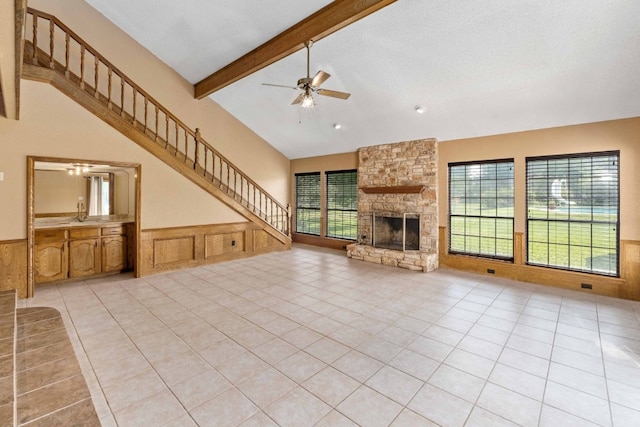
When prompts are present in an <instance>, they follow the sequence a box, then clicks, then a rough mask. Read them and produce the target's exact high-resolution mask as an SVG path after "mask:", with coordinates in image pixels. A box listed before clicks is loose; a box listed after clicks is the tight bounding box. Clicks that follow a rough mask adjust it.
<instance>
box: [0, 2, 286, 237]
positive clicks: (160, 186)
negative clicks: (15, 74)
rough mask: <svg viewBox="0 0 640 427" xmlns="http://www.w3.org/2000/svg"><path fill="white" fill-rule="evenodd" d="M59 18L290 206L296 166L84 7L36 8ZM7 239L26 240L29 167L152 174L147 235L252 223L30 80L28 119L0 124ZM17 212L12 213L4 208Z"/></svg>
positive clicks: (0, 189) (145, 191) (25, 103)
mask: <svg viewBox="0 0 640 427" xmlns="http://www.w3.org/2000/svg"><path fill="white" fill-rule="evenodd" d="M29 6H31V7H34V8H36V9H40V10H43V11H45V12H48V13H52V14H53V15H56V16H57V17H58V18H59V19H60V20H61V21H62V22H64V23H65V24H66V25H68V26H69V27H70V28H71V29H72V30H73V31H75V32H76V33H77V34H78V35H80V36H81V37H83V38H84V39H85V40H86V41H87V42H88V43H89V44H91V45H92V46H93V47H94V48H96V49H97V50H98V51H99V52H100V53H102V54H103V55H104V56H105V57H106V58H107V59H109V60H110V61H111V62H112V63H113V64H114V65H116V66H117V67H118V68H120V69H121V70H122V71H123V72H125V73H126V74H127V75H128V76H129V77H130V78H132V80H133V81H134V82H136V83H137V84H139V85H140V86H141V87H142V88H143V89H144V90H146V91H147V92H149V93H150V94H151V95H152V96H153V97H154V98H156V99H157V100H158V101H160V102H161V103H162V104H163V105H164V106H165V107H167V108H168V109H169V110H170V111H172V112H173V113H174V114H176V116H177V117H179V118H180V119H181V120H183V121H184V122H185V123H186V124H187V125H188V126H190V127H191V128H196V127H199V128H200V130H201V132H202V136H203V138H204V139H205V140H206V141H207V142H209V143H210V144H212V145H213V146H214V147H215V148H216V149H218V150H219V151H220V152H221V153H222V154H223V155H225V156H226V157H227V158H229V159H230V160H231V161H232V162H234V163H235V164H236V165H237V166H238V167H239V168H240V169H242V170H243V171H244V172H245V173H247V174H248V175H249V176H250V177H251V178H252V179H254V180H255V181H256V182H257V183H258V184H260V185H261V186H262V187H263V188H265V189H266V190H267V191H268V192H270V193H271V194H272V195H273V196H275V197H276V199H278V200H279V201H281V202H282V203H285V204H286V201H287V200H289V181H290V178H289V160H288V159H287V158H286V157H284V156H283V155H282V154H281V153H280V152H278V151H277V150H275V149H274V148H273V147H272V146H270V145H269V144H268V143H266V142H265V141H264V140H263V139H261V138H260V137H258V136H257V135H256V134H255V133H253V132H252V131H251V130H250V129H248V128H247V127H246V126H244V125H243V124H242V123H240V122H239V121H238V120H237V119H235V118H234V117H233V116H231V115H230V114H229V113H227V112H226V111H225V110H224V109H222V108H221V107H220V106H219V105H217V104H216V103H215V102H213V101H212V100H211V99H209V98H207V99H204V100H195V99H194V98H193V87H192V86H191V85H190V84H189V83H188V82H186V81H185V80H184V79H182V78H181V77H180V76H179V75H178V74H176V73H175V72H174V71H173V70H171V69H170V68H169V67H168V66H166V65H165V64H164V63H162V62H161V61H160V60H158V59H157V58H156V57H155V56H153V55H152V54H151V53H149V52H148V51H147V50H146V49H144V48H143V47H141V46H140V45H138V44H137V43H136V42H135V41H133V39H131V38H130V37H129V36H127V35H126V34H124V33H123V32H122V31H120V30H119V29H118V28H117V27H116V26H114V25H113V24H111V23H110V22H109V21H108V20H107V19H106V18H104V17H103V16H102V15H100V14H99V13H98V12H97V11H95V10H94V9H93V8H91V7H90V6H89V5H88V4H87V3H86V2H84V1H83V0H32V1H30V2H29ZM0 153H1V155H0V171H2V172H4V182H0V203H1V204H2V206H3V209H1V210H0V240H11V239H24V238H26V213H25V212H26V180H27V178H26V168H27V167H26V163H27V162H26V158H27V156H29V155H31V156H38V157H60V158H69V159H85V160H93V161H115V162H130V163H140V164H141V165H142V206H141V210H142V224H141V226H142V228H143V229H148V228H162V227H176V226H190V225H201V224H221V223H231V222H242V221H244V218H243V217H241V216H240V215H238V214H236V213H235V212H234V211H232V210H231V209H229V208H228V207H226V205H224V204H222V203H221V202H219V201H217V200H216V199H214V198H213V197H212V196H210V195H209V194H208V193H206V192H204V191H203V190H201V189H200V188H199V187H197V186H196V185H194V184H193V183H191V182H190V181H188V180H187V179H186V178H184V177H182V176H181V175H180V174H179V173H177V172H175V171H173V170H172V169H170V168H169V167H168V166H166V165H165V164H164V163H162V162H160V161H159V160H158V159H156V158H155V157H153V156H151V155H150V154H149V153H147V152H146V151H145V150H143V149H141V148H140V147H139V146H138V145H136V144H135V143H133V142H131V141H130V140H128V139H127V138H126V137H124V136H123V135H122V134H120V133H119V132H117V131H115V130H114V129H113V128H111V127H110V126H108V125H107V124H105V123H104V122H102V121H101V120H100V119H98V118H96V117H95V116H93V115H92V114H91V113H89V112H88V111H86V110H85V109H83V108H82V107H80V106H79V105H78V104H76V103H75V102H73V101H72V100H70V98H68V97H66V96H65V95H63V94H62V93H61V92H59V91H57V90H56V89H54V88H53V87H52V86H50V85H48V84H44V83H37V82H32V81H27V80H22V81H21V119H20V120H19V121H11V120H7V119H4V118H0ZM5 206H8V208H4V207H5Z"/></svg>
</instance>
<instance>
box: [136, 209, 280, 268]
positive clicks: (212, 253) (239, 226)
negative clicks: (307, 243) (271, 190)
mask: <svg viewBox="0 0 640 427" xmlns="http://www.w3.org/2000/svg"><path fill="white" fill-rule="evenodd" d="M140 245H141V248H140V249H141V253H142V260H141V265H140V268H139V274H140V276H148V275H151V274H156V273H160V272H163V271H170V270H178V269H182V268H189V267H196V266H199V265H205V264H212V263H215V262H220V261H229V260H233V259H238V258H245V257H249V256H253V255H258V254H261V253H267V252H273V251H280V250H287V249H290V248H291V244H290V243H289V244H285V243H282V242H281V241H279V240H278V239H276V238H275V237H273V236H271V235H270V234H269V233H267V232H266V231H264V230H263V229H261V228H260V227H258V226H257V225H255V224H253V223H251V222H240V223H233V224H213V225H198V226H187V227H173V228H162V229H150V230H143V231H142V233H141V239H140Z"/></svg>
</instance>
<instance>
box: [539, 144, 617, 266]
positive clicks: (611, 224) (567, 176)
mask: <svg viewBox="0 0 640 427" xmlns="http://www.w3.org/2000/svg"><path fill="white" fill-rule="evenodd" d="M619 157H620V153H619V152H617V151H616V152H604V153H588V154H576V155H567V156H553V157H538V158H527V262H528V263H529V264H533V265H542V266H548V267H556V268H562V269H566V270H573V271H582V272H590V273H599V274H605V275H610V276H618V275H619V267H618V242H619V234H618V233H619V229H620V227H619V225H620V219H619V214H618V211H619V179H618V178H619V165H618V163H619Z"/></svg>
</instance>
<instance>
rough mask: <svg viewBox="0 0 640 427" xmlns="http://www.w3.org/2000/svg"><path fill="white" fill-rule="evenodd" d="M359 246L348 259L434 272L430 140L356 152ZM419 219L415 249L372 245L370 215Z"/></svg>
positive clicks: (434, 149)
mask: <svg viewBox="0 0 640 427" xmlns="http://www.w3.org/2000/svg"><path fill="white" fill-rule="evenodd" d="M358 155H359V161H360V162H359V166H358V186H359V190H358V242H357V243H353V244H351V245H349V246H347V256H349V257H350V258H353V259H359V260H363V261H369V262H375V263H378V264H385V265H392V266H396V267H402V268H407V269H409V270H421V271H425V272H427V271H433V270H435V269H437V268H438V182H437V172H438V170H437V169H438V146H437V141H436V140H435V139H424V140H419V141H408V142H400V143H396V144H384V145H377V146H373V147H364V148H361V149H360V150H358ZM374 213H375V215H376V217H378V216H388V217H402V216H403V214H418V215H419V217H420V227H419V229H420V236H419V249H418V250H405V251H402V250H394V249H389V248H380V247H374V246H373V241H372V237H373V229H372V227H373V214H374Z"/></svg>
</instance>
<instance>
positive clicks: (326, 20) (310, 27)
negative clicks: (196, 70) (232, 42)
mask: <svg viewBox="0 0 640 427" xmlns="http://www.w3.org/2000/svg"><path fill="white" fill-rule="evenodd" d="M395 1H396V0H335V1H333V2H332V3H330V4H328V5H327V6H325V7H323V8H322V9H320V10H319V11H317V12H315V13H314V14H313V15H310V16H308V17H306V18H305V19H303V20H302V21H300V22H298V23H297V24H295V25H294V26H292V27H290V28H288V29H287V30H285V31H283V32H282V33H280V34H278V35H277V36H275V37H274V38H272V39H271V40H269V41H268V42H266V43H264V44H263V45H261V46H259V47H257V48H255V49H254V50H252V51H251V52H249V53H247V54H246V55H244V56H242V57H241V58H238V59H236V60H235V61H233V62H232V63H230V64H228V65H226V66H225V67H223V68H221V69H220V70H218V71H216V72H215V73H213V74H211V75H210V76H209V77H206V78H204V79H203V80H201V81H200V82H198V83H196V84H195V85H194V96H195V97H196V98H197V99H202V98H204V97H206V96H208V95H210V94H212V93H213V92H215V91H217V90H219V89H222V88H223V87H225V86H228V85H230V84H231V83H234V82H236V81H238V80H240V79H242V78H244V77H246V76H248V75H250V74H252V73H255V72H256V71H258V70H261V69H262V68H264V67H266V66H268V65H271V64H273V63H274V62H276V61H279V60H280V59H282V58H284V57H286V56H288V55H291V54H292V53H294V52H296V51H298V50H300V49H302V48H303V47H304V43H305V42H307V41H309V40H311V41H313V42H316V41H318V40H320V39H322V38H323V37H326V36H328V35H329V34H332V33H334V32H336V31H338V30H339V29H341V28H344V27H346V26H347V25H349V24H351V23H353V22H355V21H357V20H359V19H361V18H364V17H365V16H368V15H370V14H372V13H374V12H376V11H378V10H380V9H382V8H383V7H385V6H388V5H390V4H391V3H394V2H395Z"/></svg>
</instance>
